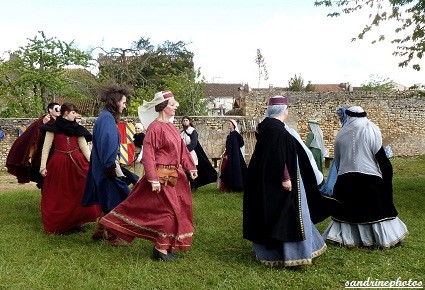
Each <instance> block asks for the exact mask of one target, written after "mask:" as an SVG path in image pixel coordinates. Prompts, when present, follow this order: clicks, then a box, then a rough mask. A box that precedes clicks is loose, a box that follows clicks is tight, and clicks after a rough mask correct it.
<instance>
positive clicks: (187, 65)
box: [98, 37, 206, 115]
mask: <svg viewBox="0 0 425 290" xmlns="http://www.w3.org/2000/svg"><path fill="white" fill-rule="evenodd" d="M103 52H104V54H102V55H101V56H100V57H99V60H98V62H99V79H100V81H101V82H108V81H111V80H112V81H115V82H117V83H118V84H124V85H128V86H130V87H131V88H132V89H133V94H132V98H130V100H129V102H128V110H127V114H130V115H133V114H136V115H137V107H138V106H140V104H141V103H142V102H143V100H150V99H152V97H153V95H154V94H155V92H157V91H161V90H165V89H170V90H171V91H173V93H174V94H175V95H176V96H177V97H178V101H179V103H180V107H179V114H182V112H185V113H186V114H189V115H195V114H202V113H205V109H206V106H205V104H204V103H203V102H202V100H203V98H204V92H203V81H200V82H197V81H196V79H199V77H200V70H199V69H198V71H195V70H194V63H193V56H194V54H193V53H192V52H190V51H189V50H187V49H186V43H184V42H182V41H178V42H170V41H165V42H164V43H163V44H160V45H158V46H154V45H153V44H151V42H150V40H149V38H144V37H142V38H140V39H139V40H138V41H135V42H133V43H132V44H131V47H130V48H113V49H112V50H111V51H106V50H103Z"/></svg>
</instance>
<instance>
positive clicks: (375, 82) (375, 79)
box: [359, 75, 395, 92]
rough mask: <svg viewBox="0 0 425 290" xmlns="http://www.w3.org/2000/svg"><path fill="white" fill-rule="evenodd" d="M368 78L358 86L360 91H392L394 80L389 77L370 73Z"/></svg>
mask: <svg viewBox="0 0 425 290" xmlns="http://www.w3.org/2000/svg"><path fill="white" fill-rule="evenodd" d="M369 77H370V80H368V81H367V82H366V83H363V84H362V85H361V86H360V89H359V90H361V91H366V92H370V91H392V90H394V88H395V86H394V81H393V80H390V79H389V78H385V79H384V78H382V77H380V76H377V75H370V76H369Z"/></svg>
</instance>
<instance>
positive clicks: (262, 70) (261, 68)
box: [255, 48, 269, 87]
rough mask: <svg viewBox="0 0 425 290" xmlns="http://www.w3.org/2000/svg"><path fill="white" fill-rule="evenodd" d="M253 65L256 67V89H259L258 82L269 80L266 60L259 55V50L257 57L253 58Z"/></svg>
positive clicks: (258, 50)
mask: <svg viewBox="0 0 425 290" xmlns="http://www.w3.org/2000/svg"><path fill="white" fill-rule="evenodd" d="M255 63H256V64H257V66H258V87H260V82H261V80H262V79H264V80H265V81H267V80H268V79H269V73H268V71H267V66H266V59H265V58H264V56H263V55H262V54H261V51H260V49H259V48H258V49H257V55H256V57H255Z"/></svg>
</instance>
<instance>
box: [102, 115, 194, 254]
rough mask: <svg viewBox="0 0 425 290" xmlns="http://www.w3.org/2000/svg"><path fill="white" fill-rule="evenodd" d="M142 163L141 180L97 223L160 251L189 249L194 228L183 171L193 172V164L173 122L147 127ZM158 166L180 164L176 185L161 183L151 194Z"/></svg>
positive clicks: (130, 239) (188, 192)
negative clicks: (153, 246)
mask: <svg viewBox="0 0 425 290" xmlns="http://www.w3.org/2000/svg"><path fill="white" fill-rule="evenodd" d="M142 163H143V165H144V167H145V175H144V176H143V178H142V179H141V180H139V182H138V183H137V184H136V186H135V187H134V188H133V190H132V191H131V193H130V195H129V197H128V198H127V199H126V200H124V201H123V202H122V203H121V204H120V205H118V206H117V207H116V208H115V209H113V210H112V211H111V212H110V213H109V214H107V215H105V216H104V217H103V218H102V219H101V220H100V223H101V224H102V225H103V226H105V227H106V228H107V229H109V230H111V231H112V233H114V234H116V235H117V236H119V237H120V238H122V239H124V240H126V241H128V242H131V241H132V240H133V239H134V238H135V237H138V238H142V239H146V240H150V241H152V242H154V243H155V247H156V248H158V249H161V250H188V249H189V247H190V245H191V243H192V236H193V230H194V227H193V211H192V194H191V191H190V186H189V181H188V179H187V177H186V174H185V172H184V170H185V171H186V172H187V171H190V170H196V165H195V163H194V162H193V159H192V157H191V156H190V153H189V151H188V150H187V148H186V145H185V144H184V142H183V140H182V139H181V137H180V134H179V132H178V131H177V128H176V126H175V125H174V124H173V123H171V122H170V123H162V122H159V121H153V122H152V123H151V124H150V125H149V127H148V130H147V132H146V136H145V139H144V141H143V158H142ZM157 164H162V165H179V166H178V170H177V171H178V181H177V184H176V186H174V187H173V186H170V185H166V186H164V185H162V184H161V190H160V192H154V191H152V186H151V184H150V183H149V181H148V180H151V181H157V180H159V179H158V175H157V173H156V165H157ZM183 169H184V170H183Z"/></svg>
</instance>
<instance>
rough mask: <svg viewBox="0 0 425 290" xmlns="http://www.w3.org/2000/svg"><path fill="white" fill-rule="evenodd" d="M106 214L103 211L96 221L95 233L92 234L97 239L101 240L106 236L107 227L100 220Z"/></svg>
mask: <svg viewBox="0 0 425 290" xmlns="http://www.w3.org/2000/svg"><path fill="white" fill-rule="evenodd" d="M104 215H105V214H104V213H102V214H101V215H100V217H99V218H98V219H97V223H96V229H95V230H94V233H93V234H92V236H91V238H92V239H93V240H95V241H100V240H103V239H105V238H106V232H105V227H104V226H102V225H101V224H100V223H99V221H100V219H101V218H102V217H103V216H104Z"/></svg>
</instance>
